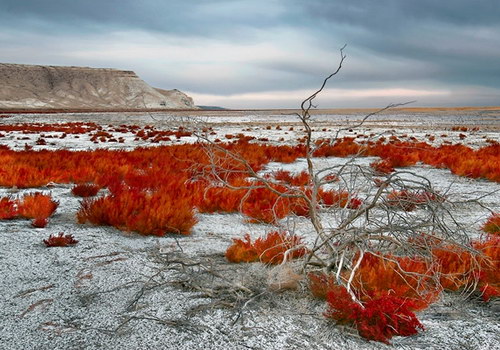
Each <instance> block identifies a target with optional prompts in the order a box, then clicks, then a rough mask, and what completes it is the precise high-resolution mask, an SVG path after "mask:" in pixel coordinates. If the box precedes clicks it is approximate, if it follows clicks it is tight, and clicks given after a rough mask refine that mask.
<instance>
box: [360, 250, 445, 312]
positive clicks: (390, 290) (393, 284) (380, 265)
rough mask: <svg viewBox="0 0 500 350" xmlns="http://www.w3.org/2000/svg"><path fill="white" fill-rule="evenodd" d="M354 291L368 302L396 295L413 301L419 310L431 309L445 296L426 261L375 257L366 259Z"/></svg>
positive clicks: (368, 256)
mask: <svg viewBox="0 0 500 350" xmlns="http://www.w3.org/2000/svg"><path fill="white" fill-rule="evenodd" d="M355 259H357V257H356V258H355ZM352 287H353V289H354V290H356V291H357V293H358V295H359V297H360V298H361V299H362V300H364V301H366V300H370V299H377V298H380V297H384V296H387V295H392V296H396V297H398V298H404V299H408V300H411V301H412V302H413V305H414V307H415V309H418V310H423V309H425V308H426V307H428V306H429V304H430V303H432V302H434V301H435V300H436V298H437V297H438V295H439V293H440V292H441V289H440V288H439V287H436V285H435V283H434V280H433V272H432V270H431V269H429V264H428V263H427V262H426V261H424V260H423V259H420V258H412V257H407V256H405V257H400V256H377V255H374V254H371V253H367V254H365V255H364V256H363V260H362V262H361V264H360V266H359V268H358V270H357V271H356V274H355V276H354V280H353V283H352Z"/></svg>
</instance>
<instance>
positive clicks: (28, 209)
mask: <svg viewBox="0 0 500 350" xmlns="http://www.w3.org/2000/svg"><path fill="white" fill-rule="evenodd" d="M58 206H59V203H58V202H56V201H54V200H52V197H51V196H50V195H47V194H43V193H40V192H36V193H29V194H27V195H25V196H24V197H23V198H22V199H21V200H20V201H19V202H18V215H19V216H20V217H22V218H26V219H43V218H48V217H49V216H51V215H52V214H53V213H54V212H55V211H56V209H57V207H58Z"/></svg>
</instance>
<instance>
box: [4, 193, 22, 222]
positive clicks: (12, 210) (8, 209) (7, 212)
mask: <svg viewBox="0 0 500 350" xmlns="http://www.w3.org/2000/svg"><path fill="white" fill-rule="evenodd" d="M17 214H18V210H17V203H16V201H15V200H12V199H10V198H8V197H3V198H0V220H10V219H14V218H16V217H17Z"/></svg>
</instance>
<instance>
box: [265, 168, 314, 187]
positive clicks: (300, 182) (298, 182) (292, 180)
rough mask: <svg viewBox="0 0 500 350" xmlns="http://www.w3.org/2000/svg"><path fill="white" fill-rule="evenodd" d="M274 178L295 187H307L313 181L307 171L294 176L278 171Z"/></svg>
mask: <svg viewBox="0 0 500 350" xmlns="http://www.w3.org/2000/svg"><path fill="white" fill-rule="evenodd" d="M274 178H275V179H276V180H278V181H283V182H285V183H287V184H289V185H293V186H306V185H308V184H309V182H310V181H311V179H310V176H309V173H308V172H306V171H302V172H301V173H299V174H297V175H292V174H291V173H290V172H289V171H285V170H278V171H276V172H275V173H274Z"/></svg>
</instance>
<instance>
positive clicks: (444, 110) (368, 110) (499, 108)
mask: <svg viewBox="0 0 500 350" xmlns="http://www.w3.org/2000/svg"><path fill="white" fill-rule="evenodd" d="M378 110H380V108H379V109H377V108H331V109H330V108H326V109H312V110H311V114H367V113H371V112H375V111H378ZM148 112H155V113H157V112H163V113H169V112H173V113H177V112H182V113H183V114H185V113H196V114H198V113H209V114H211V113H214V114H219V113H222V114H225V113H234V112H236V113H241V112H270V113H297V112H300V109H287V108H275V109H165V108H162V109H130V108H123V109H121V108H111V109H102V108H95V109H93V108H75V109H69V108H68V109H66V108H64V109H53V108H0V114H60V113H148ZM477 112H499V113H500V106H484V107H472V106H464V107H400V108H391V109H388V110H386V111H384V112H383V114H394V113H415V114H422V113H433V114H441V113H442V114H449V113H460V114H462V113H463V114H468V113H477Z"/></svg>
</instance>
